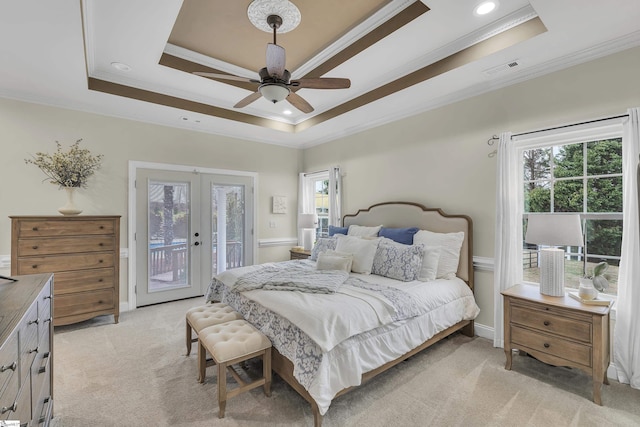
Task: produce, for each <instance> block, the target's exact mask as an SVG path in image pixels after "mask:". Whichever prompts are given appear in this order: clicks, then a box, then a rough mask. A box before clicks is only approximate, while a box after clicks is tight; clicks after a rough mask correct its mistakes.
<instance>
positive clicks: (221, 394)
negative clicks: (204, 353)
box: [218, 363, 227, 418]
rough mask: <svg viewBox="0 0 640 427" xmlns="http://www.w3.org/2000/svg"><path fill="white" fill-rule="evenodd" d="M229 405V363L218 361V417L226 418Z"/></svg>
mask: <svg viewBox="0 0 640 427" xmlns="http://www.w3.org/2000/svg"><path fill="white" fill-rule="evenodd" d="M226 406H227V364H226V363H218V409H219V412H218V418H224V410H225V408H226Z"/></svg>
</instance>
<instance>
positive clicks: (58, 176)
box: [24, 139, 104, 188]
mask: <svg viewBox="0 0 640 427" xmlns="http://www.w3.org/2000/svg"><path fill="white" fill-rule="evenodd" d="M81 141H82V139H79V140H77V141H76V142H75V143H74V144H72V145H71V147H70V148H69V151H62V145H61V144H60V143H59V142H58V141H56V145H57V147H58V148H57V150H56V152H55V153H53V154H48V153H36V155H35V156H32V158H31V159H25V160H24V161H25V163H26V164H32V165H36V166H37V167H39V168H40V170H41V171H42V172H44V174H45V175H46V176H47V178H45V179H44V181H47V180H48V181H49V182H51V183H52V184H57V185H59V186H60V187H82V188H87V180H88V179H89V177H91V175H93V174H94V173H95V172H96V171H97V170H98V169H100V164H101V162H102V158H103V157H104V156H103V155H102V154H98V155H95V156H94V155H92V154H91V151H89V150H87V149H86V148H80V142H81Z"/></svg>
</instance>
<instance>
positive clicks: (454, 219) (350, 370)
mask: <svg viewBox="0 0 640 427" xmlns="http://www.w3.org/2000/svg"><path fill="white" fill-rule="evenodd" d="M351 224H357V225H363V226H367V225H369V226H373V225H379V224H384V225H385V226H388V227H406V226H415V227H419V228H420V229H424V230H430V231H434V232H438V233H451V232H459V231H463V232H464V233H465V237H464V241H463V244H462V248H461V251H460V262H459V264H458V271H457V272H456V275H457V277H454V278H451V279H436V280H432V281H428V282H423V281H418V280H414V281H407V282H404V281H400V280H395V279H390V278H387V277H382V276H378V275H375V274H357V273H351V274H350V275H349V276H350V278H353V280H351V279H350V280H349V281H347V282H345V284H344V285H342V286H341V287H340V288H339V290H338V292H336V293H331V294H315V293H306V292H299V291H294V292H289V291H280V290H265V289H256V290H249V291H246V292H242V293H240V292H232V291H230V289H232V287H233V286H234V285H235V284H236V282H237V281H238V279H239V278H246V277H248V276H249V275H250V274H249V275H248V273H251V272H256V271H257V270H262V271H264V270H265V269H269V268H271V269H274V270H279V269H284V268H285V267H286V268H293V269H300V271H303V270H305V269H306V270H313V269H315V262H314V261H309V260H298V261H287V262H283V263H276V264H263V265H261V266H249V267H242V268H239V269H234V270H229V271H228V272H225V273H223V274H221V275H219V276H217V277H216V278H214V280H213V281H212V285H211V286H210V289H209V292H208V294H207V298H208V299H210V300H222V301H224V302H226V303H228V304H230V305H231V306H232V307H233V308H234V309H235V310H237V311H239V312H240V313H241V314H242V315H243V316H244V317H245V318H246V319H247V320H248V321H249V322H251V323H252V324H254V325H255V326H256V327H257V328H258V329H260V330H261V331H262V332H263V333H264V334H265V335H267V337H269V339H270V340H271V341H272V343H273V356H274V363H273V369H274V371H275V372H276V373H278V374H279V375H280V376H281V377H282V378H283V379H285V381H287V382H288V383H289V384H290V385H291V386H292V387H293V388H294V389H296V391H298V393H300V394H301V395H302V396H303V397H304V398H305V399H306V400H307V401H309V402H310V404H311V406H312V409H313V412H314V417H315V425H316V426H319V425H320V424H321V420H322V415H323V414H324V413H325V412H326V411H327V410H328V409H329V406H330V404H331V401H332V400H333V399H334V398H335V397H336V396H338V395H340V394H342V393H344V392H346V391H347V390H349V389H350V388H352V387H355V386H358V385H360V384H361V383H362V382H363V381H364V380H367V379H369V378H370V377H373V376H375V375H376V374H377V373H379V372H382V371H384V370H386V369H388V368H389V367H391V366H393V365H395V364H396V363H398V362H400V361H402V360H404V359H406V358H407V357H409V356H411V355H412V354H415V353H416V352H418V351H420V350H422V349H424V348H426V347H428V346H429V345H431V344H432V343H433V342H436V341H438V340H439V339H441V338H442V337H445V336H447V335H449V334H451V333H453V332H455V331H458V330H463V332H464V333H466V334H473V319H474V318H475V317H476V316H477V315H478V313H479V309H478V307H477V305H476V303H475V299H474V296H473V270H472V267H471V262H470V261H471V258H470V257H471V241H472V240H471V239H472V235H471V231H472V225H471V220H470V219H469V218H468V217H466V216H461V215H454V216H449V215H446V214H444V213H443V212H442V211H440V210H438V209H427V208H425V207H423V206H421V205H417V204H413V203H404V202H393V203H384V204H379V205H375V206H372V207H371V208H369V209H366V210H363V211H359V212H358V213H357V214H355V215H347V216H345V218H344V225H345V226H349V225H351ZM358 279H361V280H362V281H364V282H366V283H362V282H360V281H359V280H358ZM378 288H380V289H382V290H384V295H379V294H378V293H377V292H378V290H377V289H378ZM396 299H397V301H396ZM399 307H403V308H402V309H399Z"/></svg>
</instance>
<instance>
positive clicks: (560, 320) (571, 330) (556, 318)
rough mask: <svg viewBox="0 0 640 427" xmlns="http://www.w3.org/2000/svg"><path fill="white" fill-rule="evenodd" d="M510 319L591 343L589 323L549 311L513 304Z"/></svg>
mask: <svg viewBox="0 0 640 427" xmlns="http://www.w3.org/2000/svg"><path fill="white" fill-rule="evenodd" d="M511 321H512V322H513V323H517V324H519V325H523V326H528V327H530V328H534V329H538V330H540V331H543V332H549V333H553V334H557V335H561V336H564V337H567V338H570V339H573V340H576V341H582V342H584V343H587V344H590V343H591V335H592V334H591V332H592V331H591V323H590V322H585V321H581V320H577V319H570V318H567V317H562V316H561V315H560V314H555V313H553V312H550V311H543V310H534V309H530V308H526V307H519V306H517V305H514V306H512V307H511Z"/></svg>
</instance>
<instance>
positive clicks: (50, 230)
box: [11, 215, 120, 326]
mask: <svg viewBox="0 0 640 427" xmlns="http://www.w3.org/2000/svg"><path fill="white" fill-rule="evenodd" d="M11 224H12V225H11V274H14V275H16V274H35V273H54V274H55V283H56V285H55V289H54V295H55V300H56V303H55V305H54V311H53V324H54V325H55V326H57V325H68V324H70V323H76V322H80V321H83V320H87V319H91V318H93V317H96V316H99V315H103V314H113V317H114V321H115V322H116V323H118V316H119V314H120V297H119V293H120V285H119V278H120V272H119V267H120V216H89V215H86V216H12V217H11Z"/></svg>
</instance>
